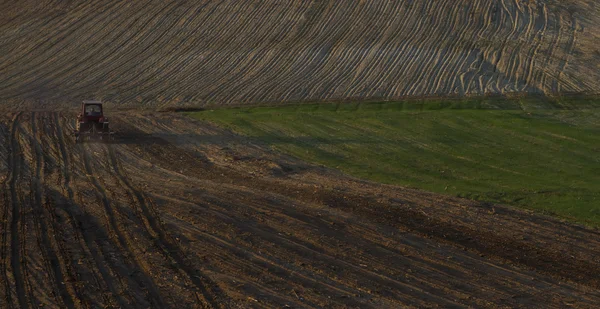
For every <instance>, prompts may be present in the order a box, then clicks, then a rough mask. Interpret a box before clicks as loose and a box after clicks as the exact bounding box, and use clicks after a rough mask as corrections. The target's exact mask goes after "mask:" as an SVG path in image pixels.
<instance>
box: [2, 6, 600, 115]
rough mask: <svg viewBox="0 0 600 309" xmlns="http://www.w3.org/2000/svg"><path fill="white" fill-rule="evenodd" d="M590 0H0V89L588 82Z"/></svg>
mask: <svg viewBox="0 0 600 309" xmlns="http://www.w3.org/2000/svg"><path fill="white" fill-rule="evenodd" d="M599 16H600V5H598V4H595V1H592V0H579V1H576V0H569V1H556V0H538V1H535V0H530V1H521V0H494V1H487V0H486V1H483V0H473V1H471V0H469V1H464V0H461V1H449V0H444V1H433V0H420V1H392V0H365V1H332V0H329V1H308V0H291V1H279V0H264V1H239V0H222V1H207V0H205V1H163V0H160V1H157V0H154V1H100V0H95V1H74V0H73V1H49V0H45V1H32V0H26V1H18V2H15V1H0V42H2V44H0V100H1V101H4V102H24V101H29V102H39V101H45V102H56V101H65V100H67V101H70V100H75V99H77V100H78V99H81V98H88V97H96V98H99V99H104V100H106V101H109V102H113V103H119V104H121V103H139V102H143V103H145V104H150V105H156V106H164V105H168V104H185V103H191V104H196V105H204V104H207V103H208V104H219V105H224V104H244V103H253V102H276V101H303V100H323V99H340V98H348V97H354V98H357V97H358V98H397V97H403V96H427V95H448V94H450V95H451V94H459V95H460V94H486V93H506V92H532V93H546V94H549V93H556V92H593V93H597V92H599V91H600V84H599V83H598V80H600V73H599V72H600V47H598V46H597V45H598V44H597V43H598V42H600V39H599V31H598V28H599V26H598V25H600V17H599Z"/></svg>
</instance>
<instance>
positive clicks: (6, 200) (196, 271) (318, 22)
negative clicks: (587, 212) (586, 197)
mask: <svg viewBox="0 0 600 309" xmlns="http://www.w3.org/2000/svg"><path fill="white" fill-rule="evenodd" d="M599 16H600V14H599V13H598V6H597V4H596V3H595V2H594V1H586V0H582V1H550V0H548V1H527V2H522V1H508V0H503V1H425V0H424V1H383V0H381V1H376V0H368V1H273V0H265V1H233V0H221V1H158V0H154V1H100V0H95V1H69V0H67V1H49V0H41V1H33V0H22V1H18V2H17V1H8V0H0V42H1V44H0V111H1V113H0V183H1V184H2V190H1V191H0V192H1V194H0V205H1V206H2V207H1V208H0V231H2V234H1V236H2V237H1V240H0V262H1V263H0V307H2V308H21V307H24V308H34V307H36V308H37V307H46V308H98V307H101V308H104V307H108V308H119V307H121V308H148V307H153V308H162V307H170V308H175V307H177V308H200V307H213V308H236V307H238V308H280V307H285V306H289V307H294V308H314V307H332V308H406V307H414V308H419V307H435V306H438V307H502V306H505V307H519V306H521V307H535V306H539V307H543V308H563V307H565V306H572V307H579V308H594V307H597V305H598V303H600V292H598V290H599V289H600V281H599V279H598V278H600V260H599V259H598V256H600V255H599V254H598V252H600V240H599V236H600V235H599V232H598V230H594V229H590V228H586V227H582V226H578V225H574V224H568V223H564V222H561V221H560V220H558V219H555V218H551V217H546V216H542V215H539V214H534V213H531V212H528V211H523V210H516V209H513V208H510V207H506V206H501V205H493V204H489V203H480V202H475V201H471V200H465V199H460V198H454V197H449V196H441V195H438V194H434V193H427V192H424V191H420V190H416V189H410V188H404V187H399V186H391V185H382V184H376V183H372V182H368V181H363V180H358V179H355V178H352V177H349V176H346V175H343V174H341V173H340V172H336V171H333V170H330V169H326V168H323V167H319V166H314V165H311V164H309V163H306V162H302V161H300V160H298V159H294V158H291V157H287V156H285V155H282V154H280V153H276V152H274V151H272V150H271V149H269V148H268V147H265V145H263V144H261V143H258V142H256V143H255V142H254V141H253V140H251V139H248V138H247V137H243V136H239V135H236V134H234V133H232V132H230V131H227V130H224V129H221V128H218V127H216V126H213V125H211V124H209V123H206V122H201V121H196V120H194V119H191V118H188V117H186V116H184V115H180V114H173V113H152V112H150V111H148V112H144V111H143V109H148V110H152V109H151V108H161V109H163V110H168V109H169V108H177V107H182V106H188V105H189V106H231V105H240V104H247V105H251V104H255V103H257V104H262V103H280V102H283V103H286V102H293V101H311V102H314V101H322V100H338V99H348V98H359V99H361V100H364V99H374V98H377V99H379V98H384V99H393V98H399V97H405V96H431V95H433V96H436V95H442V96H446V95H462V94H477V95H480V94H489V93H493V94H502V93H510V92H530V93H544V94H550V93H555V92H559V91H564V92H585V93H597V92H598V90H599V88H600V85H599V84H598V80H599V72H598V64H599V63H600V52H598V50H597V45H596V42H598V32H597V27H598V26H599V25H600V22H599V20H598V18H599ZM92 97H94V98H96V99H102V100H104V101H106V102H108V103H109V104H108V105H109V108H108V110H109V116H110V117H111V120H112V123H113V124H114V125H115V129H116V130H117V131H118V138H117V140H116V141H115V142H114V143H110V144H100V143H89V144H83V145H81V144H80V145H77V144H75V143H74V141H73V138H72V136H71V135H70V132H71V131H72V130H73V119H74V117H75V115H74V112H73V111H72V110H68V111H65V110H67V109H71V108H72V107H74V106H77V104H78V102H79V100H81V99H90V98H92ZM118 107H133V108H131V109H128V110H125V109H122V110H119V109H118Z"/></svg>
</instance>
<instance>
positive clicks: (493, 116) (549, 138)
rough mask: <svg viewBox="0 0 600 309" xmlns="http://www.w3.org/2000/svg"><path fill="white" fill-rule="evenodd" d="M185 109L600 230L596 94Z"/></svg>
mask: <svg viewBox="0 0 600 309" xmlns="http://www.w3.org/2000/svg"><path fill="white" fill-rule="evenodd" d="M190 115H191V116H193V117H195V118H197V119H201V120H206V121H210V122H213V123H216V124H218V125H221V126H225V127H227V128H230V129H232V130H233V131H235V132H238V133H241V134H244V135H247V136H249V137H251V138H254V139H256V140H258V141H260V142H261V143H263V144H266V145H269V146H271V147H273V148H275V149H277V150H279V151H282V152H285V153H288V154H291V155H293V156H296V157H298V158H300V159H303V160H306V161H311V162H316V163H320V164H323V165H325V166H328V167H332V168H336V169H339V170H342V171H344V172H346V173H348V174H350V175H353V176H356V177H359V178H364V179H370V180H373V181H378V182H382V183H388V184H397V185H402V186H409V187H414V188H420V189H424V190H428V191H433V192H438V193H443V194H449V195H454V196H460V197H466V198H470V199H475V200H481V201H489V202H495V203H504V204H509V205H514V206H519V207H523V208H529V209H535V210H539V211H543V212H546V213H552V214H555V215H558V216H561V217H564V218H568V219H571V220H575V221H578V222H581V223H585V224H588V225H593V226H600V100H593V99H589V100H583V99H581V100H575V99H572V100H565V101H561V102H549V101H545V100H541V99H532V98H530V99H514V100H506V99H473V100H464V101H427V102H418V101H412V102H393V103H388V102H386V103H345V104H314V105H298V106H284V107H257V108H235V109H219V110H214V111H203V112H196V113H190Z"/></svg>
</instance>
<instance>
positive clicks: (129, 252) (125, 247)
mask: <svg viewBox="0 0 600 309" xmlns="http://www.w3.org/2000/svg"><path fill="white" fill-rule="evenodd" d="M80 146H81V147H80V149H81V151H82V153H83V161H84V162H83V165H84V168H85V172H86V173H87V178H88V180H89V181H90V183H91V184H92V185H93V186H94V188H95V191H94V193H95V194H96V196H97V198H98V199H99V200H100V201H101V203H102V206H103V207H104V215H105V219H106V223H107V228H108V230H109V236H110V237H111V238H113V239H115V240H116V242H117V243H118V245H119V246H120V247H121V248H120V250H121V252H123V253H124V255H125V256H126V257H127V259H130V261H129V263H128V264H130V266H132V267H133V269H134V271H133V272H132V274H140V275H138V278H137V279H136V283H137V284H138V285H139V287H140V288H142V290H144V291H145V294H146V299H147V300H149V301H150V303H151V304H152V306H153V307H158V308H163V307H164V303H163V300H162V298H161V297H160V293H159V292H158V289H157V288H156V285H155V284H154V282H153V280H152V279H151V277H150V276H149V275H148V270H147V269H145V267H143V266H142V264H143V263H142V262H141V261H140V257H139V256H137V255H136V254H135V253H134V252H135V250H134V248H133V247H132V245H131V243H132V242H131V240H130V239H129V237H128V236H126V235H125V233H124V232H123V230H122V227H121V225H120V224H119V222H118V220H117V214H116V213H115V212H114V211H113V208H112V206H111V203H110V201H109V199H108V196H107V191H106V189H105V187H104V186H103V185H102V184H101V183H100V182H99V181H98V180H97V179H96V177H95V176H94V175H95V173H94V170H93V169H92V163H91V158H90V154H89V152H88V149H87V146H85V145H80ZM132 276H133V275H132ZM139 276H141V278H139Z"/></svg>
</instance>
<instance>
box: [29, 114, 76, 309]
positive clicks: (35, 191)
mask: <svg viewBox="0 0 600 309" xmlns="http://www.w3.org/2000/svg"><path fill="white" fill-rule="evenodd" d="M37 118H38V115H37V114H36V113H35V112H33V113H32V114H31V137H32V139H31V143H32V145H31V146H32V147H31V148H32V152H33V155H32V163H31V166H32V167H33V166H35V168H33V169H32V170H31V173H32V178H31V193H30V195H31V197H30V199H31V204H32V205H33V214H34V215H33V218H34V223H35V227H36V230H37V234H38V244H39V247H40V249H41V254H42V256H43V258H44V264H45V265H46V268H47V269H46V271H47V275H48V278H49V279H50V281H51V282H52V285H53V288H52V289H53V295H54V297H55V298H56V300H57V302H58V303H59V304H60V305H61V306H62V307H66V308H74V307H75V305H74V301H73V299H72V297H71V295H70V294H69V291H68V289H67V287H66V285H65V281H66V280H65V275H64V274H63V272H62V268H61V265H60V262H59V257H58V254H57V252H56V251H55V250H54V248H53V245H52V242H51V240H50V238H49V235H48V234H52V235H56V234H55V232H54V226H51V224H49V223H48V222H47V216H46V214H45V213H44V204H45V203H46V202H44V188H43V185H42V184H43V183H44V180H45V173H44V171H43V165H44V164H46V161H45V158H44V154H43V150H42V147H41V145H40V143H39V141H38V137H39V134H40V132H38V128H37V120H38V119H37ZM55 241H56V240H55ZM59 296H60V299H59Z"/></svg>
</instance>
